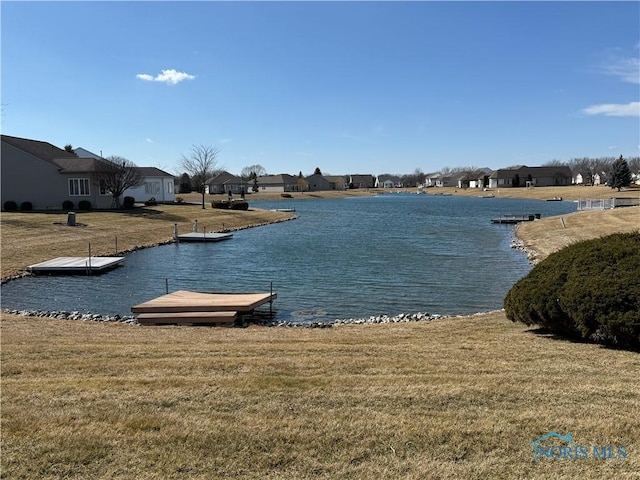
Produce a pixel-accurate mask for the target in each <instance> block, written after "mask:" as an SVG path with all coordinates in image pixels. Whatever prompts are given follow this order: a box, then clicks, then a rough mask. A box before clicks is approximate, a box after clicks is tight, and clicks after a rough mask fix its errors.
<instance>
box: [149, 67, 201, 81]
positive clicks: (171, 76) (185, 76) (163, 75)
mask: <svg viewBox="0 0 640 480" xmlns="http://www.w3.org/2000/svg"><path fill="white" fill-rule="evenodd" d="M136 78H138V79H140V80H144V81H145V82H163V83H166V84H167V85H177V84H178V83H180V82H182V81H183V80H193V79H194V78H196V77H195V75H191V74H189V73H186V72H178V71H177V70H174V69H173V68H170V69H168V70H162V71H161V72H160V73H159V74H158V75H156V76H155V77H154V76H152V75H149V74H148V73H139V74H137V75H136Z"/></svg>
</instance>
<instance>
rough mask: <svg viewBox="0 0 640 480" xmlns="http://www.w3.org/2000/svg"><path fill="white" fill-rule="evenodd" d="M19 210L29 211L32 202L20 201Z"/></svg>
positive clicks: (31, 207)
mask: <svg viewBox="0 0 640 480" xmlns="http://www.w3.org/2000/svg"><path fill="white" fill-rule="evenodd" d="M20 210H22V211H23V212H30V211H31V210H33V204H32V203H31V202H22V203H21V204H20Z"/></svg>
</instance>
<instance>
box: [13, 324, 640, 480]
mask: <svg viewBox="0 0 640 480" xmlns="http://www.w3.org/2000/svg"><path fill="white" fill-rule="evenodd" d="M1 334H2V337H1V339H2V392H1V394H2V471H3V478H7V479H10V478H11V479H14V478H16V479H17V478H42V479H53V478H92V479H107V478H109V479H118V478H122V479H125V478H127V479H129V478H137V479H152V478H167V479H174V478H196V479H198V478H201V479H205V478H206V479H209V478H247V479H249V478H256V479H257V478H291V479H300V478H403V479H405V478H406V479H417V478H470V479H480V478H482V479H485V478H505V479H506V478H593V479H596V478H597V479H601V478H629V479H630V478H638V476H637V472H638V471H640V416H639V415H638V412H639V411H640V385H639V383H638V372H640V356H638V354H637V353H633V352H625V351H616V350H609V349H605V348H602V347H599V346H596V345H588V344H580V343H571V342H566V341H561V340H556V339H553V338H550V337H547V336H544V335H540V334H536V333H533V332H530V331H527V330H526V328H525V327H523V326H521V325H516V324H512V323H511V322H509V321H508V320H506V318H505V316H504V314H503V313H502V312H494V313H488V314H483V315H478V316H474V317H466V318H448V319H444V320H440V321H434V322H431V323H423V324H416V323H414V324H387V325H353V326H338V327H334V328H331V329H283V328H258V327H251V328H247V329H222V328H189V327H162V328H155V327H154V328H150V327H130V326H126V325H119V324H98V323H89V322H74V321H58V320H44V319H37V318H28V317H21V316H14V315H8V314H5V315H3V319H2V324H1ZM550 431H556V432H559V433H560V434H563V435H564V434H566V433H571V434H572V436H573V438H574V440H575V441H576V442H577V443H578V444H580V445H589V446H591V445H598V446H600V445H615V446H618V445H622V446H625V447H626V450H627V452H628V457H627V458H626V459H623V460H594V459H588V460H570V459H568V460H555V461H554V460H543V461H538V462H534V461H533V446H532V443H531V442H532V441H533V440H534V439H536V438H538V437H540V436H541V435H543V434H546V433H548V432H550Z"/></svg>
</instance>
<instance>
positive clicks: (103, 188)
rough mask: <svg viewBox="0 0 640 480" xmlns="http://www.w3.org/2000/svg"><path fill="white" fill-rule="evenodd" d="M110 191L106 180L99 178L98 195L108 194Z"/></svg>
mask: <svg viewBox="0 0 640 480" xmlns="http://www.w3.org/2000/svg"><path fill="white" fill-rule="evenodd" d="M110 194H111V193H110V192H109V190H108V189H107V182H105V181H104V180H100V195H110Z"/></svg>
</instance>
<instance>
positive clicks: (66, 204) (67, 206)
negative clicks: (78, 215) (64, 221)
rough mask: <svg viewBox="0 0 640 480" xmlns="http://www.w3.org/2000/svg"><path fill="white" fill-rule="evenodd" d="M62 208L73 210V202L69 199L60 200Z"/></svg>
mask: <svg viewBox="0 0 640 480" xmlns="http://www.w3.org/2000/svg"><path fill="white" fill-rule="evenodd" d="M62 209H63V210H73V202H72V201H71V200H65V201H64V202H62Z"/></svg>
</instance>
